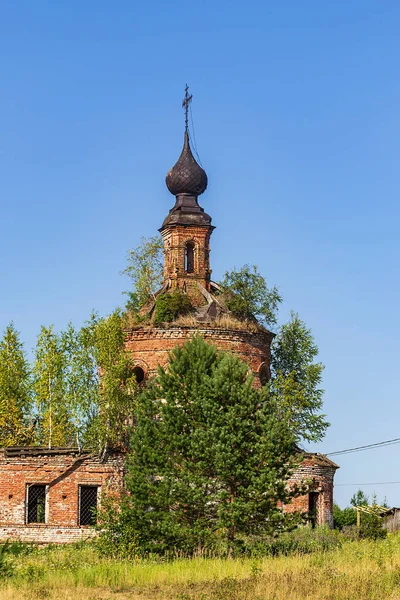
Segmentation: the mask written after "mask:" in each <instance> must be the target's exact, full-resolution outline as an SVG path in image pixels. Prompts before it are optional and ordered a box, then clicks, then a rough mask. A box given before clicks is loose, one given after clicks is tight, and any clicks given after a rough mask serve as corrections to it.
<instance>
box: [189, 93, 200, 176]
mask: <svg viewBox="0 0 400 600" xmlns="http://www.w3.org/2000/svg"><path fill="white" fill-rule="evenodd" d="M189 112H190V122H191V125H192V133H193V150H194V151H195V153H196V156H197V159H198V161H199V164H200V166H201V167H202V166H203V165H202V164H201V160H200V156H199V153H198V152H197V144H196V133H195V131H194V123H193V112H192V105H191V104H189Z"/></svg>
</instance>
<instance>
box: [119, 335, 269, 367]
mask: <svg viewBox="0 0 400 600" xmlns="http://www.w3.org/2000/svg"><path fill="white" fill-rule="evenodd" d="M125 334H126V342H125V345H126V349H127V350H128V351H129V352H131V353H132V356H133V361H134V363H135V365H137V366H139V367H141V368H142V369H143V371H144V372H145V377H146V378H149V377H150V378H151V377H152V376H154V375H155V373H156V372H157V366H158V365H162V366H164V365H166V364H167V362H168V354H169V352H171V350H172V349H173V348H174V347H175V346H176V345H181V346H182V345H183V344H184V343H185V342H186V341H188V340H190V339H191V338H192V337H193V336H194V335H196V334H200V335H202V336H203V337H204V339H205V340H206V341H207V342H209V343H211V344H215V346H217V348H219V349H220V350H225V351H230V352H233V353H234V354H236V355H237V356H239V358H241V359H242V360H244V361H245V362H247V363H248V364H249V368H250V370H251V371H252V372H253V373H254V374H255V375H256V376H258V374H259V372H260V369H261V368H264V367H266V368H267V370H268V372H269V364H270V352H271V342H272V339H273V335H272V334H271V333H269V332H267V331H265V332H263V331H260V332H259V333H251V332H248V331H232V330H227V329H219V328H217V327H215V326H211V325H210V326H199V327H198V328H197V327H196V328H190V327H171V328H170V329H162V328H151V329H145V328H143V329H135V330H129V331H128V330H127V331H126V332H125Z"/></svg>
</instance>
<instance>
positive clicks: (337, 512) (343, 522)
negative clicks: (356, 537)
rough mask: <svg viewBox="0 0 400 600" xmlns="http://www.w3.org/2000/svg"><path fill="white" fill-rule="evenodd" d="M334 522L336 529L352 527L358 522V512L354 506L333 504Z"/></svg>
mask: <svg viewBox="0 0 400 600" xmlns="http://www.w3.org/2000/svg"><path fill="white" fill-rule="evenodd" d="M333 523H334V527H335V529H339V530H342V529H343V528H344V527H351V526H352V525H355V524H356V523H357V513H356V511H355V510H354V508H352V507H350V506H348V507H347V508H343V509H342V508H340V506H338V505H337V504H334V505H333Z"/></svg>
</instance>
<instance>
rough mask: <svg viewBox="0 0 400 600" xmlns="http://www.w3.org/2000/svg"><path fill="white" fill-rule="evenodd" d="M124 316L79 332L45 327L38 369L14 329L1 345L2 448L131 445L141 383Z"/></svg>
mask: <svg viewBox="0 0 400 600" xmlns="http://www.w3.org/2000/svg"><path fill="white" fill-rule="evenodd" d="M132 366H133V365H132V362H131V357H130V356H129V355H128V354H127V353H126V352H125V348H124V334H123V330H122V324H121V316H120V314H119V313H118V312H114V313H113V314H112V315H110V316H109V317H107V318H105V319H99V318H98V317H96V316H95V315H93V316H92V317H91V318H90V319H89V320H88V322H87V323H85V324H84V326H83V327H81V328H80V329H75V328H74V327H73V325H72V324H69V325H68V327H67V329H66V330H65V331H62V332H60V333H57V332H55V331H54V328H53V327H42V329H41V332H40V334H39V336H38V340H37V345H36V349H35V355H34V361H33V365H32V366H31V365H29V363H28V361H27V359H26V357H25V354H24V351H23V347H22V344H21V342H20V341H19V334H18V333H17V332H16V331H15V328H14V326H13V325H12V324H11V325H10V326H9V327H7V329H6V331H5V333H4V336H3V338H2V340H0V445H2V446H10V445H18V444H30V445H32V444H34V445H46V446H49V447H51V446H67V445H70V446H78V447H85V448H92V449H93V450H95V451H97V452H100V453H101V452H103V451H104V450H105V449H106V448H107V447H109V446H117V447H118V446H121V445H123V446H124V445H126V444H127V442H128V439H129V435H130V433H129V431H128V428H127V427H126V421H127V418H128V417H129V416H130V415H131V414H132V413H133V412H134V407H135V397H136V380H135V377H134V376H133V372H132Z"/></svg>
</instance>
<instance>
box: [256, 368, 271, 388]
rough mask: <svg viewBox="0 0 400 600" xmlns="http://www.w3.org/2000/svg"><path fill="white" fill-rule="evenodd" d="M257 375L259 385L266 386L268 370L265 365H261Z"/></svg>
mask: <svg viewBox="0 0 400 600" xmlns="http://www.w3.org/2000/svg"><path fill="white" fill-rule="evenodd" d="M258 375H259V377H260V381H261V385H266V384H267V383H268V381H269V368H268V365H267V364H265V363H264V364H262V365H261V366H260V369H259V371H258Z"/></svg>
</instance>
